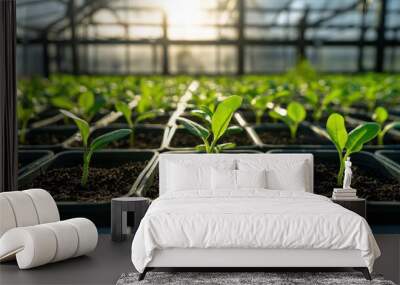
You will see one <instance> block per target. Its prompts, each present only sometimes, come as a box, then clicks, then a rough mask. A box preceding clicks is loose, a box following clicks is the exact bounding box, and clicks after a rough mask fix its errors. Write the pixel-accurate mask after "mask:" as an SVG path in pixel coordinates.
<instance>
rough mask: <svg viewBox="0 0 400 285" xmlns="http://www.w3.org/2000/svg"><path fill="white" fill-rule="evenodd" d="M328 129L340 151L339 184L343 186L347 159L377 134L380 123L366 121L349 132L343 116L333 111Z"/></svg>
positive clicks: (329, 135)
mask: <svg viewBox="0 0 400 285" xmlns="http://www.w3.org/2000/svg"><path fill="white" fill-rule="evenodd" d="M326 131H327V134H328V138H329V139H330V140H331V141H332V142H333V144H334V145H335V147H336V150H337V152H338V156H339V162H340V167H339V173H338V176H337V185H338V186H342V183H343V173H344V166H345V165H344V163H345V161H346V160H347V158H348V157H349V156H350V155H351V154H353V153H356V152H359V151H361V150H362V148H363V146H364V144H366V143H367V142H369V141H371V140H373V139H374V138H375V137H376V136H377V134H378V132H379V125H378V124H377V123H364V124H362V125H359V126H358V127H356V128H355V129H353V130H352V131H351V132H350V133H347V130H346V127H345V123H344V118H343V116H342V115H340V114H337V113H333V114H332V115H330V116H329V118H328V120H327V122H326ZM343 152H344V153H343Z"/></svg>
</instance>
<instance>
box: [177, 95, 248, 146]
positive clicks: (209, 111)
mask: <svg viewBox="0 0 400 285" xmlns="http://www.w3.org/2000/svg"><path fill="white" fill-rule="evenodd" d="M241 104H242V97H240V96H237V95H233V96H230V97H228V98H226V99H225V100H223V101H222V102H220V103H219V104H218V105H217V107H216V108H215V107H213V106H211V107H206V106H202V107H200V108H199V109H196V110H193V111H192V114H195V115H197V116H198V117H200V118H202V120H203V125H201V124H199V123H196V122H194V121H191V120H189V119H186V118H182V117H180V118H178V119H177V120H178V121H179V122H180V123H181V124H182V125H183V126H184V127H185V129H186V130H188V131H189V132H190V133H191V134H193V135H195V136H197V137H199V138H200V139H201V140H202V141H203V144H201V145H198V146H196V149H197V150H199V151H205V152H207V153H219V152H221V151H222V150H226V149H231V148H234V147H235V146H236V144H234V143H223V144H218V141H219V140H220V139H221V138H222V137H223V136H224V135H227V134H234V133H238V132H240V131H241V130H242V129H241V128H240V127H237V126H229V125H230V122H231V120H232V117H233V114H234V113H235V111H236V110H237V109H239V108H240V106H241Z"/></svg>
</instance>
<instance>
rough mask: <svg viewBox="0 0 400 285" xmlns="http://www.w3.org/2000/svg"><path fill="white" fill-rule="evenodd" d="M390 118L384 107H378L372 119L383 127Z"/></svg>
mask: <svg viewBox="0 0 400 285" xmlns="http://www.w3.org/2000/svg"><path fill="white" fill-rule="evenodd" d="M388 117H389V113H388V111H387V110H386V109H385V108H383V107H377V108H376V109H375V111H374V114H373V115H372V119H373V120H374V121H375V122H377V123H378V124H380V125H382V124H383V123H384V122H385V121H386V120H387V119H388Z"/></svg>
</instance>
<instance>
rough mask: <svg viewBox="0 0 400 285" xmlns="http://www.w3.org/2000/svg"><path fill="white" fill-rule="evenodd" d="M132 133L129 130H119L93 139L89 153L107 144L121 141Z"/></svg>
mask: <svg viewBox="0 0 400 285" xmlns="http://www.w3.org/2000/svg"><path fill="white" fill-rule="evenodd" d="M131 133H132V130H130V129H120V130H115V131H112V132H108V133H105V134H104V135H101V136H99V137H97V138H95V139H94V140H93V141H92V143H91V144H90V151H91V152H93V151H96V150H99V149H102V148H104V147H106V146H107V145H108V144H109V143H111V142H113V141H116V140H119V139H122V138H123V137H126V136H128V135H130V134H131Z"/></svg>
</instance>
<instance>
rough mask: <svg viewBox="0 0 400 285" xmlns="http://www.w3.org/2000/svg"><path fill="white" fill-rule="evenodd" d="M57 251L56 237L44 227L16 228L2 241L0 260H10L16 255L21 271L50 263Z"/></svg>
mask: <svg viewBox="0 0 400 285" xmlns="http://www.w3.org/2000/svg"><path fill="white" fill-rule="evenodd" d="M56 251H57V240H56V236H55V235H54V233H53V231H52V230H51V229H49V228H47V227H44V226H43V225H36V226H30V227H19V228H14V229H11V230H9V231H8V232H6V233H5V234H4V235H3V236H2V237H1V239H0V260H1V261H2V260H3V259H4V260H8V259H10V258H12V257H13V256H14V255H15V256H16V258H17V263H18V266H19V268H20V269H28V268H32V267H36V266H40V265H43V264H46V263H49V262H51V261H52V259H53V258H54V256H55V254H56Z"/></svg>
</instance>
